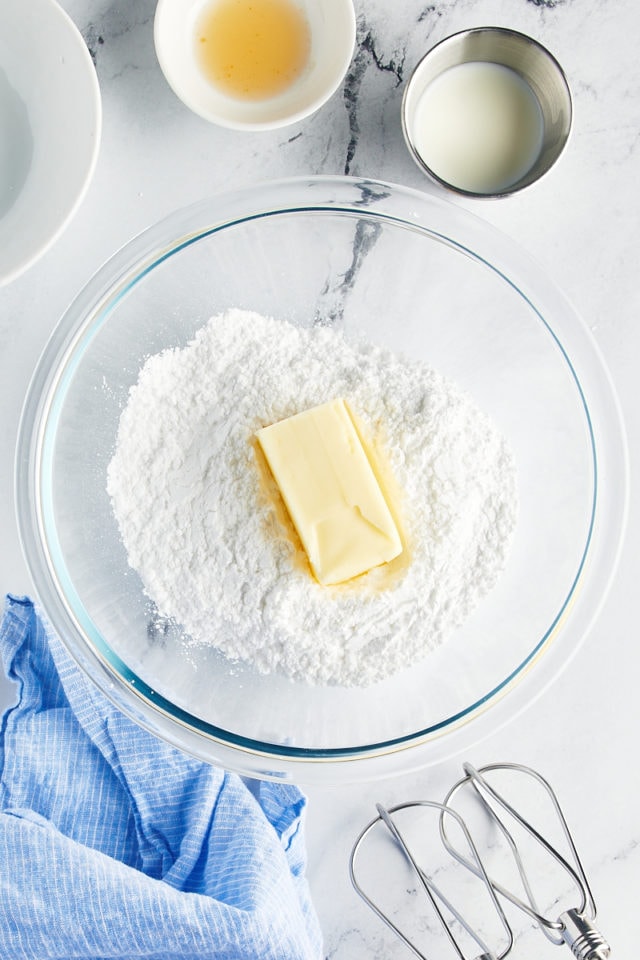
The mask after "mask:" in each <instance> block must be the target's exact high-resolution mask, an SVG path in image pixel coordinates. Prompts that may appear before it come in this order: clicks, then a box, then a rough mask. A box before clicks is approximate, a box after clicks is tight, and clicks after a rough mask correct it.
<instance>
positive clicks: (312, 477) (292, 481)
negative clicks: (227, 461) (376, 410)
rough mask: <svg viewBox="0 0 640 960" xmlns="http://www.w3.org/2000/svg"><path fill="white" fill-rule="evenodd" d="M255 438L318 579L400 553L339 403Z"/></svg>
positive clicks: (334, 578) (339, 577)
mask: <svg viewBox="0 0 640 960" xmlns="http://www.w3.org/2000/svg"><path fill="white" fill-rule="evenodd" d="M256 437H257V439H258V442H259V444H260V446H261V448H262V451H263V453H264V455H265V457H266V459H267V463H268V464H269V467H270V469H271V472H272V474H273V476H274V478H275V481H276V483H277V485H278V488H279V490H280V493H281V494H282V499H283V500H284V502H285V506H286V507H287V510H288V511H289V516H290V517H291V520H292V521H293V524H294V526H295V528H296V530H297V531H298V535H299V537H300V540H301V541H302V545H303V547H304V549H305V551H306V553H307V556H308V558H309V563H310V564H311V569H312V570H313V572H314V574H315V576H316V578H317V579H318V580H319V581H320V583H322V584H326V585H329V584H334V583H341V582H342V581H344V580H349V579H351V578H352V577H357V576H359V575H360V574H361V573H365V572H366V571H367V570H371V569H372V568H373V567H377V566H378V565H379V564H381V563H386V562H388V561H389V560H393V558H394V557H397V556H398V555H399V554H400V553H402V541H401V539H400V534H399V532H398V528H397V526H396V524H395V521H394V519H393V516H392V515H391V511H390V509H389V505H388V504H387V501H386V500H385V497H384V495H383V493H382V490H381V488H380V483H379V482H378V479H377V477H376V474H375V472H374V469H373V467H372V465H371V461H370V459H369V457H368V456H367V452H366V450H365V448H364V446H363V443H362V441H361V439H360V436H359V434H358V431H357V429H356V427H355V424H354V421H353V418H352V416H351V413H350V411H349V408H348V407H347V405H346V403H345V401H344V400H331V401H330V402H329V403H323V404H321V405H320V406H318V407H313V408H312V409H310V410H305V411H303V412H302V413H298V414H295V416H293V417H288V418H287V419H286V420H280V421H279V422H278V423H274V424H271V426H268V427H263V428H262V429H261V430H258V431H257V433H256Z"/></svg>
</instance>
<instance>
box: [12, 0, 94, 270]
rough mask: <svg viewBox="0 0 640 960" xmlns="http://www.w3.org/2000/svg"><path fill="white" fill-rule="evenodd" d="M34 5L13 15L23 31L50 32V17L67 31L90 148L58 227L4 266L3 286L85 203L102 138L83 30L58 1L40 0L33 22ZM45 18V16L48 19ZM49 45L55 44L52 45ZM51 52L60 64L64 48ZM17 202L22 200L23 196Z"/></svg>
mask: <svg viewBox="0 0 640 960" xmlns="http://www.w3.org/2000/svg"><path fill="white" fill-rule="evenodd" d="M32 6H36V4H19V3H16V4H11V5H10V7H11V8H12V9H13V16H14V17H15V18H16V20H18V21H20V22H21V25H22V29H23V30H25V28H27V29H29V28H30V25H31V24H33V27H34V28H35V29H37V31H38V33H39V34H42V33H44V34H46V32H47V23H46V21H47V20H48V21H49V23H50V24H53V23H56V24H58V25H59V26H60V27H61V28H62V30H63V31H64V33H65V35H66V38H67V42H68V46H67V49H66V51H65V53H66V56H65V57H64V58H63V62H64V69H65V70H66V71H67V72H69V71H71V70H73V71H75V82H74V80H73V78H72V76H70V77H69V79H68V83H69V84H72V85H73V88H74V89H82V90H84V93H85V100H86V104H87V107H88V110H89V113H90V122H89V123H88V125H87V128H86V129H84V130H81V131H80V135H81V136H84V137H86V139H87V140H88V147H87V149H86V153H87V156H86V163H85V167H84V170H83V174H82V176H81V177H80V178H79V180H78V183H77V185H76V189H75V190H74V193H73V196H69V197H67V199H66V202H65V203H64V205H63V206H62V207H61V210H60V213H59V216H58V217H57V220H56V225H55V227H54V228H53V229H51V230H50V231H49V233H48V234H47V235H46V236H43V237H41V238H40V240H39V241H38V243H37V244H36V245H35V246H33V247H32V249H31V251H30V253H29V254H28V255H25V256H24V257H23V258H22V259H21V260H20V261H19V262H13V263H12V264H11V263H10V264H8V265H7V267H2V266H0V286H4V285H7V284H9V283H11V282H13V281H14V280H16V279H17V278H18V277H20V276H21V275H22V274H23V273H25V272H26V271H27V270H28V269H29V268H30V267H32V266H33V265H34V264H35V263H36V262H37V261H38V260H39V259H40V258H41V257H42V256H43V255H44V254H45V253H47V251H48V250H49V249H50V248H51V247H52V246H53V245H54V243H55V242H56V241H57V240H58V238H59V237H60V236H61V235H62V234H63V233H64V231H65V229H66V228H67V226H68V225H69V223H70V222H71V220H72V219H73V217H74V216H75V214H76V213H77V211H78V208H79V207H80V205H81V204H82V201H83V200H84V198H85V196H86V194H87V191H88V189H89V186H90V184H91V181H92V179H93V175H94V172H95V169H96V166H97V162H98V156H99V152H100V142H101V137H102V98H101V93H100V85H99V81H98V76H97V73H96V69H95V66H94V63H93V61H92V58H91V54H90V52H89V49H88V47H87V45H86V43H85V42H84V39H83V37H82V34H81V33H80V30H79V29H78V27H77V26H76V24H75V23H74V21H73V20H72V19H71V17H70V16H69V14H68V13H67V12H66V10H64V9H63V8H62V7H61V6H60V4H59V3H58V2H57V0H39V3H38V4H37V6H38V11H37V21H36V22H35V23H34V22H33V21H34V17H35V16H36V14H35V13H34V11H33V10H32V9H31V7H32ZM43 18H45V19H44V22H43ZM26 41H28V34H27V36H26V39H25V42H26ZM48 46H49V48H50V47H51V45H50V44H49V45H48ZM51 52H52V54H55V62H56V64H58V63H59V61H60V56H59V54H60V51H59V50H57V51H56V50H53V49H52V50H51ZM80 73H81V74H82V77H81V79H82V82H81V83H78V77H79V75H80ZM20 93H21V91H18V94H19V95H20ZM76 120H77V118H76ZM74 129H76V127H74ZM36 136H37V132H36ZM49 186H50V184H49ZM17 202H19V197H18V201H17Z"/></svg>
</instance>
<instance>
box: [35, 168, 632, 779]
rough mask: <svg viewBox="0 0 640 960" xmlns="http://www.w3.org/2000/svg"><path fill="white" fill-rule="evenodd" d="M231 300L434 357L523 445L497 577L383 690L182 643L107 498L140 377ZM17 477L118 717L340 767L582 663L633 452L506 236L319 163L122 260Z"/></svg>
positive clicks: (92, 670) (530, 695)
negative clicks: (504, 560)
mask: <svg viewBox="0 0 640 960" xmlns="http://www.w3.org/2000/svg"><path fill="white" fill-rule="evenodd" d="M228 307H240V308H244V309H247V310H254V311H257V312H258V313H261V314H263V315H267V316H275V317H278V318H281V319H285V320H289V321H291V322H293V323H298V324H302V325H304V326H309V325H311V324H313V323H314V322H315V321H317V320H322V319H326V318H327V317H331V318H333V320H334V322H335V323H336V324H337V325H338V326H339V327H340V328H341V329H342V330H343V332H344V335H345V336H346V337H347V338H350V337H351V336H354V335H355V333H356V332H357V335H358V336H359V337H361V336H362V334H363V333H364V334H365V335H366V337H367V338H368V339H369V340H370V341H372V342H374V343H375V344H379V345H383V346H386V347H389V348H391V349H392V350H393V351H395V352H396V353H399V354H402V355H406V356H408V357H411V358H422V359H424V360H426V361H428V363H429V365H430V366H432V367H434V368H436V369H437V370H439V371H440V372H441V373H443V374H445V375H446V376H448V377H449V378H451V379H452V380H454V381H455V382H457V383H458V384H459V385H460V386H461V387H462V388H463V389H465V390H466V391H467V392H468V393H469V394H470V395H471V397H472V398H473V399H474V400H475V402H476V403H477V405H478V406H479V407H480V408H481V409H483V410H484V411H485V412H486V413H487V414H489V416H490V417H491V418H492V420H493V421H494V423H495V424H496V425H497V426H498V428H499V429H500V430H501V432H502V433H503V434H504V435H505V436H506V438H507V440H508V441H509V443H510V445H511V448H512V450H513V452H514V454H515V458H516V463H517V469H518V476H519V497H520V515H519V522H518V527H517V531H516V535H515V540H514V543H513V547H512V550H511V553H510V556H509V561H508V565H507V568H506V570H505V571H504V573H503V575H502V577H501V579H500V580H499V582H498V584H497V586H496V587H495V588H494V589H493V590H492V592H491V593H490V594H489V595H488V596H487V597H486V598H485V599H484V600H483V601H482V602H481V603H480V605H479V606H478V607H477V609H476V610H475V612H474V613H473V614H472V615H471V616H470V618H469V619H468V620H467V621H466V622H465V624H464V626H463V627H461V628H460V629H458V630H457V632H456V633H455V634H454V635H453V636H451V637H450V638H449V639H448V641H447V642H445V643H444V644H443V645H442V646H440V647H439V648H438V649H436V650H435V651H434V652H432V653H430V654H429V655H428V656H427V657H426V658H425V659H424V661H423V662H422V663H420V664H418V665H416V666H415V667H413V668H411V669H407V670H403V671H401V672H400V673H398V674H396V675H395V676H393V677H391V678H389V679H387V680H384V681H382V682H379V683H376V684H374V685H373V686H371V687H365V688H359V687H357V688H352V687H349V688H343V687H336V686H326V687H323V686H309V685H306V684H304V683H296V682H293V681H291V680H288V679H286V678H284V677H282V676H279V675H276V674H270V675H261V674H258V673H257V672H254V671H253V670H252V669H251V668H250V667H249V666H243V665H238V664H237V663H233V664H232V663H230V662H228V661H226V660H225V659H224V657H223V656H221V655H220V654H219V653H217V652H216V651H215V650H213V649H211V648H196V649H190V650H189V655H188V656H186V655H185V650H184V646H183V644H182V643H181V641H180V631H179V629H178V628H177V627H176V628H172V627H171V626H170V625H167V624H166V623H164V622H162V621H158V619H157V617H155V616H154V613H153V610H152V608H151V606H150V604H149V601H148V598H147V597H146V596H145V594H144V592H143V589H142V585H141V583H140V581H139V579H138V577H137V576H136V575H135V574H134V573H133V572H132V571H131V570H130V568H129V567H128V564H127V557H126V554H125V550H124V547H123V545H122V542H121V540H120V537H119V533H118V529H117V526H116V522H115V519H114V516H113V513H112V509H111V504H110V500H109V497H108V495H107V490H106V471H107V466H108V464H109V461H110V459H111V456H112V454H113V450H114V443H115V439H116V432H117V427H118V422H119V417H120V414H121V410H122V408H123V406H124V404H125V403H126V400H127V395H128V391H129V389H130V387H131V386H132V384H134V383H135V381H136V379H137V376H138V373H139V370H140V368H141V366H142V364H143V363H144V361H145V359H146V358H147V357H148V356H149V355H151V354H154V353H157V352H159V351H161V350H163V349H164V348H167V347H176V346H177V347H179V346H182V345H185V344H186V343H187V342H189V341H190V340H191V339H192V337H193V336H194V334H195V332H196V331H197V330H198V328H200V327H201V326H202V325H203V324H204V323H205V322H206V321H207V320H208V319H209V318H210V317H211V316H213V315H216V314H218V313H221V312H223V311H224V310H225V309H226V308H228ZM265 362H268V358H266V360H265ZM16 479H17V502H18V515H19V525H20V529H21V536H22V540H23V546H24V550H25V554H26V559H27V562H28V564H29V567H30V570H31V573H32V576H33V580H34V584H35V587H36V591H37V594H38V596H39V599H40V601H41V603H42V606H43V608H44V610H45V611H46V613H47V615H48V617H49V618H50V620H51V622H52V624H53V626H54V628H55V629H56V630H57V632H58V633H59V635H60V637H61V638H62V640H63V641H64V642H65V644H66V645H67V647H68V649H69V651H70V653H71V654H72V655H73V657H74V658H75V660H76V661H77V663H78V664H79V665H80V667H81V668H83V669H84V670H85V671H86V673H87V674H88V675H89V677H91V678H92V680H93V681H94V682H95V683H96V684H97V685H98V687H99V688H100V689H101V690H102V691H103V692H104V693H105V694H106V695H107V696H108V697H110V698H111V699H112V700H113V701H114V702H115V703H116V704H117V705H118V706H119V707H120V708H121V709H122V710H123V711H124V712H125V713H127V714H128V715H130V716H131V717H133V718H134V719H135V720H136V721H137V722H138V723H139V724H141V725H143V726H145V727H146V728H148V729H150V730H152V731H154V732H155V733H156V734H157V735H159V736H160V737H163V738H164V739H166V740H168V741H169V742H171V743H173V744H175V745H176V746H178V747H180V748H182V749H183V750H186V751H188V752H190V753H192V754H194V755H196V756H198V757H200V758H203V759H205V760H207V761H210V762H214V763H219V764H222V765H224V766H226V767H228V768H231V769H235V770H238V771H240V772H242V773H245V774H251V775H255V776H260V777H284V778H295V779H297V780H299V781H302V782H305V781H306V782H313V781H320V780H323V781H330V780H332V779H333V780H340V781H344V780H348V779H353V780H355V779H360V778H372V777H377V776H386V775H390V774H393V773H395V772H399V771H406V770H408V769H413V768H418V767H421V766H425V765H428V764H431V763H433V762H436V761H440V760H441V759H443V758H444V757H445V756H448V755H451V754H453V753H455V752H459V751H460V750H463V749H467V748H468V746H469V744H470V743H471V742H474V741H477V740H479V739H481V738H482V737H483V736H485V735H486V734H487V733H488V732H490V731H492V730H494V729H496V728H497V727H498V726H499V725H502V724H504V723H506V722H507V721H508V720H509V718H510V717H513V716H514V715H515V713H516V712H519V711H520V710H521V709H522V708H523V707H524V706H525V705H526V704H528V703H530V702H531V701H532V700H533V699H534V698H535V696H536V695H537V694H539V692H540V691H541V690H542V689H544V688H545V686H546V685H547V684H548V683H549V682H550V681H551V680H552V679H553V678H554V677H555V676H556V675H557V674H558V672H559V670H560V669H561V668H562V667H564V666H565V665H566V664H567V663H568V661H569V660H570V659H571V657H572V655H573V654H574V653H575V652H576V650H577V649H578V646H579V644H580V642H581V641H582V639H583V638H584V636H585V634H586V632H587V630H588V629H589V627H590V625H591V624H592V622H593V619H594V617H595V616H596V614H597V612H598V609H599V607H600V605H601V603H602V601H603V598H604V595H605V592H606V589H607V586H608V584H609V582H610V579H611V576H612V573H613V570H614V567H615V564H616V560H617V555H618V551H619V545H620V540H621V535H622V531H623V527H624V520H625V510H626V496H627V493H626V491H627V457H626V446H625V440H624V432H623V428H622V425H621V420H620V416H619V411H618V406H617V402H616V399H615V395H614V392H613V390H612V387H611V384H610V381H609V378H608V375H607V372H606V370H605V368H604V366H603V363H602V361H601V359H600V356H599V354H598V351H597V349H596V347H595V345H594V343H593V341H592V339H591V337H590V335H589V332H588V330H587V329H586V327H585V326H584V325H583V323H582V322H581V321H580V320H579V318H578V317H577V316H576V314H575V313H574V312H573V310H572V309H571V308H570V306H569V305H568V303H567V301H566V300H565V299H564V297H563V296H562V295H561V293H560V292H559V291H558V290H557V289H556V287H555V286H554V285H553V284H552V283H551V282H550V281H549V280H548V279H547V278H546V277H545V276H544V275H543V274H542V273H541V272H540V270H539V269H538V268H537V267H536V265H535V264H534V263H533V262H531V261H530V260H529V258H528V257H527V256H526V255H525V254H524V253H522V252H521V251H520V250H519V249H518V248H517V247H516V245H515V244H514V243H513V241H512V240H510V239H508V238H506V237H505V236H503V235H502V234H500V233H498V232H497V231H495V230H493V229H492V228H490V227H489V226H488V225H487V224H486V223H484V222H483V221H481V220H479V219H476V218H475V217H474V216H472V215H470V214H468V213H466V212H464V211H463V210H460V209H458V208H457V207H455V206H453V205H452V204H450V203H448V202H444V201H440V200H436V199H434V198H431V197H429V196H427V195H425V194H422V193H419V192H417V191H412V190H409V189H405V188H402V187H399V186H394V185H389V184H385V183H378V182H373V181H367V180H356V179H348V178H331V177H329V178H326V177H321V178H312V179H294V180H288V181H279V182H273V183H268V184H263V185H259V186H255V187H252V188H250V189H246V190H244V191H240V192H236V193H231V194H226V195H223V196H217V197H213V198H212V199H208V200H206V201H203V202H201V203H198V204H196V205H195V206H192V207H189V208H187V209H185V210H180V211H178V212H176V213H174V214H173V215H172V216H170V217H169V218H167V219H166V220H164V221H162V222H161V223H159V224H158V225H156V226H154V227H151V228H150V229H149V230H147V231H146V232H144V233H143V234H141V235H140V236H138V237H137V238H136V239H134V240H132V241H131V242H130V243H129V244H128V245H127V246H125V247H124V248H123V249H122V250H121V251H120V252H118V253H117V254H116V255H115V256H114V257H113V258H112V259H111V260H109V261H108V262H107V263H106V265H105V266H104V267H103V268H102V269H101V270H100V271H99V272H98V273H97V274H96V276H95V277H94V278H93V279H92V280H91V281H90V282H89V284H88V285H87V286H86V288H85V289H84V290H83V291H82V292H81V293H80V294H79V296H78V297H77V299H76V300H75V302H74V303H73V304H72V306H71V307H70V308H69V310H68V312H67V313H66V315H65V316H64V317H63V318H62V320H61V322H60V324H59V326H58V327H57V329H56V330H55V332H54V334H53V336H52V337H51V340H50V342H49V344H48V346H47V347H46V350H45V351H44V354H43V356H42V358H41V361H40V363H39V365H38V367H37V370H36V372H35V375H34V378H33V381H32V384H31V387H30V390H29V393H28V397H27V400H26V404H25V410H24V414H23V419H22V424H21V430H20V437H19V443H18V453H17V478H16Z"/></svg>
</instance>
